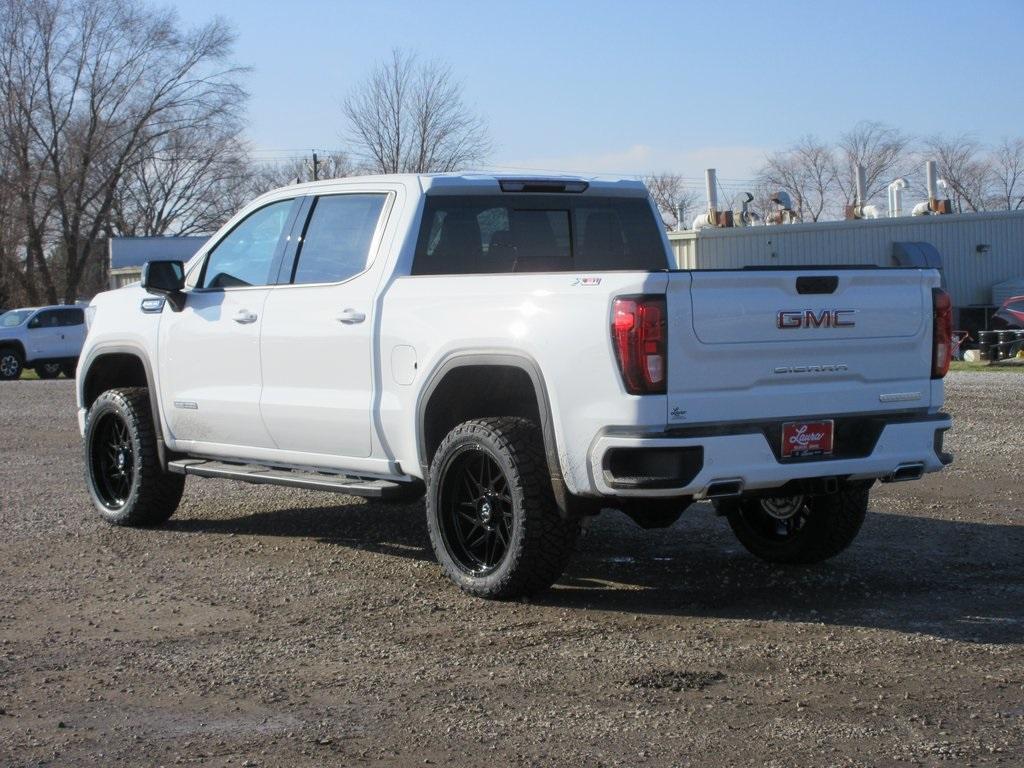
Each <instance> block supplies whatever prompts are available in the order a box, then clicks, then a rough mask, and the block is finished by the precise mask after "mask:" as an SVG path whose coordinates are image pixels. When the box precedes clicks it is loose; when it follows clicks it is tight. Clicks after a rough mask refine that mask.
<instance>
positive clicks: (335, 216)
mask: <svg viewBox="0 0 1024 768" xmlns="http://www.w3.org/2000/svg"><path fill="white" fill-rule="evenodd" d="M385 197H386V196H385V195H329V196H325V197H319V198H317V200H316V204H315V206H314V207H313V215H312V217H311V218H310V220H309V224H308V225H307V227H306V232H305V234H304V236H303V238H302V245H301V247H300V250H299V260H298V263H297V264H296V265H295V274H294V275H293V277H292V282H293V283H336V282H340V281H342V280H347V279H348V278H350V277H353V276H354V275H358V274H359V273H360V272H362V271H363V270H364V269H366V264H367V259H368V258H369V255H370V243H371V241H372V240H373V233H374V231H375V230H376V229H377V220H378V219H379V218H380V212H381V209H383V207H384V200H385Z"/></svg>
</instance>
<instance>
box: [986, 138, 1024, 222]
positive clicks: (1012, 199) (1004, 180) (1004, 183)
mask: <svg viewBox="0 0 1024 768" xmlns="http://www.w3.org/2000/svg"><path fill="white" fill-rule="evenodd" d="M989 165H990V168H991V173H992V185H993V192H994V194H995V195H998V198H999V207H1001V208H1002V207H1005V208H1006V209H1007V210H1008V211H1017V210H1020V209H1021V208H1022V207H1024V139H1020V138H1018V139H1003V140H1002V142H1001V143H1000V144H999V146H997V147H996V148H995V151H994V152H993V153H992V159H991V160H990V163H989Z"/></svg>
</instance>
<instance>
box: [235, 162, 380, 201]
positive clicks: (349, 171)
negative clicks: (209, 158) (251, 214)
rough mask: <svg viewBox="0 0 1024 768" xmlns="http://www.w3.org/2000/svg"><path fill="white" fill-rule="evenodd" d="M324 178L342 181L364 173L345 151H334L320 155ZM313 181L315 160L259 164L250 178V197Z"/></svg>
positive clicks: (320, 176)
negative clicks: (361, 172) (347, 177)
mask: <svg viewBox="0 0 1024 768" xmlns="http://www.w3.org/2000/svg"><path fill="white" fill-rule="evenodd" d="M318 162H319V170H318V172H317V176H318V177H319V178H321V179H341V178H344V177H346V176H352V175H355V174H357V173H359V172H360V170H361V169H360V168H359V167H358V166H357V165H355V164H354V163H353V162H352V159H351V158H350V157H349V156H348V155H347V154H345V153H344V152H330V153H328V154H326V155H319V156H318ZM312 180H313V158H312V155H310V157H303V158H294V159H292V160H287V161H284V162H276V163H275V162H264V163H258V164H256V165H255V166H254V167H253V169H252V172H251V174H250V177H249V183H248V190H249V193H250V196H255V195H262V194H263V193H264V192H268V191H270V190H271V189H276V188H277V187H286V186H288V185H289V184H295V183H297V182H303V181H312Z"/></svg>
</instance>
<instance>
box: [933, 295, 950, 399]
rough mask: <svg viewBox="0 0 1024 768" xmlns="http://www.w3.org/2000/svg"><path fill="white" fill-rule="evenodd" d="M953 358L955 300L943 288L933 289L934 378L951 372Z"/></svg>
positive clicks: (939, 377)
mask: <svg viewBox="0 0 1024 768" xmlns="http://www.w3.org/2000/svg"><path fill="white" fill-rule="evenodd" d="M952 358H953V302H952V301H950V299H949V294H948V293H946V292H945V291H944V290H942V289H941V288H933V289H932V378H933V379H941V378H942V377H943V376H945V375H946V374H947V373H949V361H950V360H951V359H952Z"/></svg>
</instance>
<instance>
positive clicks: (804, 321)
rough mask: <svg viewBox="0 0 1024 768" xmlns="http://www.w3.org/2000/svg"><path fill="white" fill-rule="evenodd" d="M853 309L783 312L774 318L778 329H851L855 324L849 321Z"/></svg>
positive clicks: (853, 311)
mask: <svg viewBox="0 0 1024 768" xmlns="http://www.w3.org/2000/svg"><path fill="white" fill-rule="evenodd" d="M856 311H857V310H855V309H823V310H821V312H817V313H816V312H815V311H814V310H813V309H795V310H783V311H782V312H779V314H778V315H776V317H775V325H776V326H778V327H779V328H852V327H853V326H855V325H856V324H857V323H856V322H855V321H854V320H852V319H849V318H851V317H852V315H853V314H854V313H855V312H856Z"/></svg>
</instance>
